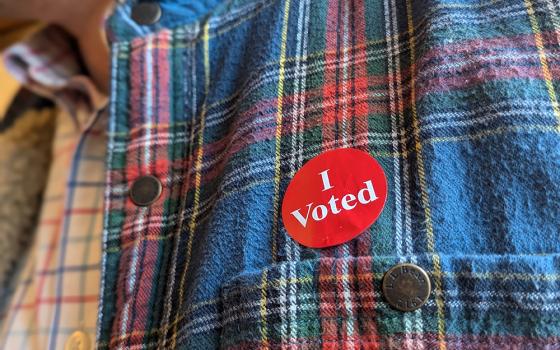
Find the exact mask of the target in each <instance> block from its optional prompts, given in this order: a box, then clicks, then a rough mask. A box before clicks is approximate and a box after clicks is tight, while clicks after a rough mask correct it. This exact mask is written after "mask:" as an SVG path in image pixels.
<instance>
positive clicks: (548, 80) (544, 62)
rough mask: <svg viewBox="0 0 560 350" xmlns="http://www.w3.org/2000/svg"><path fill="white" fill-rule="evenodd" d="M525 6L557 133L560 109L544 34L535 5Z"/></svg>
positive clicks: (526, 2)
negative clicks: (545, 47) (547, 56)
mask: <svg viewBox="0 0 560 350" xmlns="http://www.w3.org/2000/svg"><path fill="white" fill-rule="evenodd" d="M525 6H526V7H527V14H528V15H529V21H530V22H531V29H532V30H533V34H534V35H535V45H536V46H537V50H538V52H539V60H540V64H541V69H542V73H543V77H544V83H545V85H546V89H547V91H548V96H549V98H550V103H551V105H552V110H553V111H554V115H555V116H556V121H557V123H558V125H557V131H558V132H560V107H559V106H558V100H557V98H556V92H555V91H554V85H553V84H552V74H551V73H550V68H549V66H548V59H547V58H546V52H545V49H544V44H543V37H542V33H541V30H540V28H539V24H538V22H537V17H536V15H535V9H534V8H533V3H532V2H531V0H525ZM556 29H558V28H556Z"/></svg>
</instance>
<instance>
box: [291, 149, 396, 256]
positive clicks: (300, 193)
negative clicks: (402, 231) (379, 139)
mask: <svg viewBox="0 0 560 350" xmlns="http://www.w3.org/2000/svg"><path fill="white" fill-rule="evenodd" d="M386 199H387V179H386V178H385V173H384V172H383V168H381V166H380V165H379V163H378V162H377V161H376V160H375V158H373V157H372V156H370V155H369V154H368V153H366V152H363V151H360V150H357V149H355V148H340V149H336V150H333V151H328V152H325V153H322V154H320V155H318V156H317V157H315V158H313V159H311V160H310V161H308V162H307V163H306V164H304V165H303V166H302V167H301V169H299V171H298V172H297V173H296V175H295V176H294V178H293V179H292V181H291V182H290V184H289V185H288V188H287V190H286V194H285V195H284V201H283V202H282V220H283V221H284V226H285V227H286V230H287V231H288V234H289V235H290V236H291V237H292V238H293V239H295V240H296V241H297V242H299V243H300V244H302V245H304V246H307V247H311V248H325V247H330V246H334V245H338V244H342V243H344V242H347V241H349V240H351V239H352V238H354V237H356V236H358V235H359V234H360V233H362V232H364V231H365V230H366V229H367V228H368V227H370V226H371V225H372V224H373V223H374V222H375V220H377V218H378V217H379V215H380V214H381V211H382V210H383V206H384V205H385V200H386Z"/></svg>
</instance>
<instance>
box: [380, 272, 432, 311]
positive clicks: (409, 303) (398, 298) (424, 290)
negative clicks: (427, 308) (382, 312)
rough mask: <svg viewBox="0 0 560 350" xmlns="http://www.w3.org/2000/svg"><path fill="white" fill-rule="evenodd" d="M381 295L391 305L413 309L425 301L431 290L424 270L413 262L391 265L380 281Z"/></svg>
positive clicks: (403, 308) (406, 309) (400, 308)
mask: <svg viewBox="0 0 560 350" xmlns="http://www.w3.org/2000/svg"><path fill="white" fill-rule="evenodd" d="M382 289H383V295H384V296H385V300H386V301H387V302H388V303H389V305H391V307H393V308H395V309H397V310H400V311H414V310H416V309H418V308H420V307H421V306H422V305H424V304H425V303H426V301H427V300H428V298H429V297H430V292H431V290H432V287H431V284H430V278H429V277H428V274H427V273H426V271H424V270H423V269H422V268H421V267H419V266H416V265H413V264H398V265H395V266H393V267H392V268H391V269H390V270H389V271H387V273H385V276H383V282H382Z"/></svg>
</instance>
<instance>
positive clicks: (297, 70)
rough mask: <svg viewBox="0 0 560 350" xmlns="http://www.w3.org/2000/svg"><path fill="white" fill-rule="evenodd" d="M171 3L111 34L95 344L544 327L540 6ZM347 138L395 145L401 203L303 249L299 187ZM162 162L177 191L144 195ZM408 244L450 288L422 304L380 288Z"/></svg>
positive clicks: (372, 340) (395, 182) (549, 243)
mask: <svg viewBox="0 0 560 350" xmlns="http://www.w3.org/2000/svg"><path fill="white" fill-rule="evenodd" d="M162 9H163V12H162V20H161V22H160V23H159V24H156V27H154V28H160V27H157V26H160V25H161V26H162V27H165V25H166V23H171V22H172V21H171V18H173V20H174V21H175V22H174V23H173V24H172V25H171V24H169V25H170V26H172V28H171V29H165V28H163V29H162V28H160V29H159V30H154V32H153V33H152V34H150V35H146V36H140V35H137V36H135V35H134V34H133V33H134V31H135V30H137V29H135V28H133V27H132V26H130V27H126V25H123V26H124V27H126V28H125V29H123V28H117V29H118V30H123V32H126V31H128V33H127V34H126V35H123V37H122V38H120V39H121V41H119V42H116V43H114V44H113V85H112V102H111V104H110V114H111V116H110V118H111V119H110V126H109V138H110V141H109V150H110V151H109V156H108V161H109V164H108V165H109V188H108V192H107V194H108V217H107V221H106V232H107V236H106V241H105V242H106V243H105V257H106V258H105V259H106V260H105V263H106V265H105V266H106V269H107V270H106V272H105V277H104V283H105V284H104V286H105V287H104V288H105V295H104V297H103V303H102V306H103V308H104V310H111V312H110V313H107V314H105V315H102V321H101V339H100V341H101V343H100V346H101V347H106V346H118V345H121V346H127V345H128V346H132V345H134V344H141V343H142V344H145V345H146V344H147V345H148V346H152V345H154V346H155V345H159V346H163V347H166V346H179V345H180V346H184V347H186V348H196V347H205V346H208V347H217V346H222V347H225V348H228V347H229V348H253V347H258V346H263V347H274V348H275V347H280V346H283V345H286V346H288V345H289V344H297V345H302V344H303V345H305V344H307V345H306V346H308V347H310V348H315V347H320V346H321V345H329V344H342V343H345V342H346V343H347V342H350V343H352V344H354V345H355V344H369V345H371V346H374V345H376V344H377V346H378V345H379V344H381V345H387V344H400V345H395V347H399V346H401V345H402V344H405V343H406V344H409V345H410V344H412V343H410V342H408V343H407V341H406V340H403V336H402V335H403V334H404V335H407V334H419V335H418V339H416V341H418V342H419V344H424V345H426V344H428V345H429V344H432V343H436V342H439V344H443V343H444V342H445V341H449V342H451V341H454V340H456V339H458V338H453V337H459V338H460V335H461V334H463V333H468V334H470V336H473V337H475V338H476V339H477V341H480V342H481V344H483V343H488V342H490V341H491V340H489V338H485V337H487V336H488V335H487V334H486V333H485V332H484V331H483V330H484V329H488V330H489V332H490V333H489V334H491V335H495V334H498V333H501V334H505V335H506V338H507V335H509V334H517V333H521V334H522V335H529V333H531V329H537V328H538V329H539V330H540V329H541V328H539V327H541V325H540V324H539V322H540V321H535V324H534V325H532V326H528V325H527V324H526V323H525V325H523V322H521V321H519V314H518V313H517V312H518V310H517V309H516V308H518V307H519V304H524V305H525V306H527V307H526V308H524V309H523V310H532V311H528V312H533V314H532V315H534V316H535V318H537V317H538V316H539V315H540V316H542V315H546V316H547V317H549V318H553V319H558V317H559V315H558V313H557V311H555V310H543V309H541V307H540V306H539V303H540V302H543V298H545V299H546V298H547V297H548V294H547V293H548V292H551V291H552V290H553V289H554V283H555V282H553V280H549V279H545V280H544V282H543V280H540V281H541V282H542V283H543V285H540V283H541V282H538V280H539V278H540V277H538V276H546V275H550V274H553V275H554V276H556V275H555V274H556V272H555V271H557V268H558V266H559V261H558V259H557V256H556V253H558V247H559V246H560V242H559V240H558V229H557V220H556V219H557V218H558V217H559V216H560V207H559V206H558V205H557V204H556V203H558V202H559V200H560V187H559V186H558V174H559V173H558V171H557V170H558V166H559V165H560V164H559V163H560V157H559V152H560V145H559V138H558V130H559V123H560V111H559V109H558V103H557V97H556V93H555V79H554V77H555V72H557V68H558V67H557V65H558V62H557V60H556V58H555V57H556V53H557V49H558V38H557V36H556V35H555V34H554V31H553V30H554V28H553V21H552V16H553V15H554V14H553V13H549V12H548V11H547V7H546V5H544V4H541V3H534V4H532V3H531V2H521V1H517V2H515V3H512V4H509V3H508V4H507V6H506V4H505V3H504V4H501V3H499V2H498V3H488V4H478V3H477V4H474V3H467V4H448V3H445V2H440V1H424V2H419V1H414V2H413V1H389V0H387V1H326V0H325V1H323V0H321V1H315V0H295V1H294V0H286V1H259V2H247V3H243V4H237V3H235V4H232V5H231V8H228V6H222V7H218V10H217V12H216V13H215V14H213V15H212V16H211V17H210V18H209V19H208V21H202V22H200V23H198V22H197V23H195V24H192V25H190V24H186V25H184V26H180V25H179V26H177V22H176V18H175V17H173V15H174V14H173V8H172V7H166V3H165V2H164V3H162ZM166 9H167V11H168V12H165V11H166ZM166 16H169V17H166ZM116 19H117V20H122V18H120V17H119V16H117V17H116ZM166 20H167V22H166ZM131 33H132V34H131ZM117 34H118V33H117ZM133 37H134V38H133ZM338 148H357V149H359V150H362V151H365V152H367V153H369V154H370V155H371V156H373V157H374V158H375V159H376V160H377V161H378V162H379V164H380V165H381V167H382V168H383V170H384V173H385V175H386V178H387V185H388V195H387V202H386V204H385V207H384V210H383V212H382V213H381V215H380V216H379V218H378V219H377V221H376V222H375V223H374V224H373V226H371V227H370V228H368V229H367V230H365V232H363V233H362V234H361V235H359V236H358V237H356V238H355V239H353V240H351V241H349V242H347V243H345V244H342V245H339V246H336V247H332V248H326V249H312V248H308V247H305V246H302V245H300V244H298V243H297V242H296V241H294V240H293V239H292V238H291V237H290V235H288V233H287V232H286V229H285V227H284V223H283V220H282V215H281V206H282V201H283V198H284V194H285V191H286V188H287V186H288V184H289V183H290V181H291V179H292V178H293V176H294V175H295V174H296V172H297V171H298V170H299V169H300V168H301V167H302V166H303V165H304V164H306V162H307V161H309V160H310V159H312V158H314V157H315V156H318V155H320V154H322V153H324V152H326V151H329V150H333V149H338ZM347 166H348V167H350V168H351V167H352V166H353V164H352V163H349V164H347ZM147 175H151V176H155V178H156V179H157V181H159V183H160V184H161V189H162V191H161V195H159V196H158V197H157V199H156V200H155V202H154V203H151V204H150V205H148V206H138V205H137V204H135V203H134V202H133V201H131V200H130V198H129V196H128V195H127V192H128V193H130V189H131V188H133V186H134V183H135V182H136V181H137V180H138V179H140V178H142V177H144V176H147ZM301 191H302V196H303V195H305V191H306V189H305V188H302V189H301ZM317 234H320V232H319V233H317ZM402 262H408V263H413V264H415V265H418V266H420V267H421V268H422V269H424V270H425V271H427V272H429V274H430V276H431V277H430V278H431V280H432V285H433V288H434V292H433V293H432V294H431V297H430V299H429V300H428V302H427V303H426V305H424V306H423V307H422V308H421V309H420V310H419V311H416V312H414V313H403V312H399V311H395V310H393V309H391V308H390V307H389V306H388V304H387V303H386V302H385V299H383V293H382V291H381V280H382V277H383V275H384V273H385V272H387V271H388V270H389V269H390V268H391V267H393V266H394V265H396V264H398V263H402ZM523 276H524V277H523ZM512 279H513V280H514V282H511V280H512ZM510 282H511V283H510ZM522 291H529V293H533V294H532V297H531V298H529V299H525V297H524V296H521V295H518V294H516V293H519V292H522ZM547 302H548V301H547ZM511 308H514V310H515V311H511ZM473 312H474V313H477V314H478V315H479V316H480V319H482V320H483V321H481V322H482V323H481V324H477V325H476V326H473V324H472V323H470V321H469V320H471V319H472V317H471V316H470V315H471V313H473ZM531 317H532V316H531ZM507 318H511V319H513V321H511V322H509V323H508V322H505V321H504V320H505V319H507ZM472 327H475V328H476V329H474V330H473V329H472ZM532 327H533V328H532ZM553 328H554V327H553ZM519 329H521V330H519ZM448 332H451V333H452V334H453V336H450V338H447V340H446V334H447V333H448ZM554 334H558V329H556V328H554V329H552V328H551V329H549V330H548V331H542V339H544V340H542V342H543V344H545V343H546V342H547V341H549V340H547V339H549V338H548V337H549V336H552V335H554ZM506 338H504V339H506ZM380 339H381V340H380ZM538 341H541V340H538ZM348 344H349V343H348ZM352 344H351V345H352ZM387 346H389V345H387ZM391 346H392V345H391ZM411 346H413V345H411ZM402 347H404V345H402V346H401V348H402Z"/></svg>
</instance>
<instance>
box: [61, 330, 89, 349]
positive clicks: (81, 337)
mask: <svg viewBox="0 0 560 350" xmlns="http://www.w3.org/2000/svg"><path fill="white" fill-rule="evenodd" d="M89 349H91V342H90V340H89V336H88V335H87V334H86V333H84V332H82V331H75V332H74V333H72V334H71V335H70V337H68V339H67V340H66V343H65V344H64V350H89Z"/></svg>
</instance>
